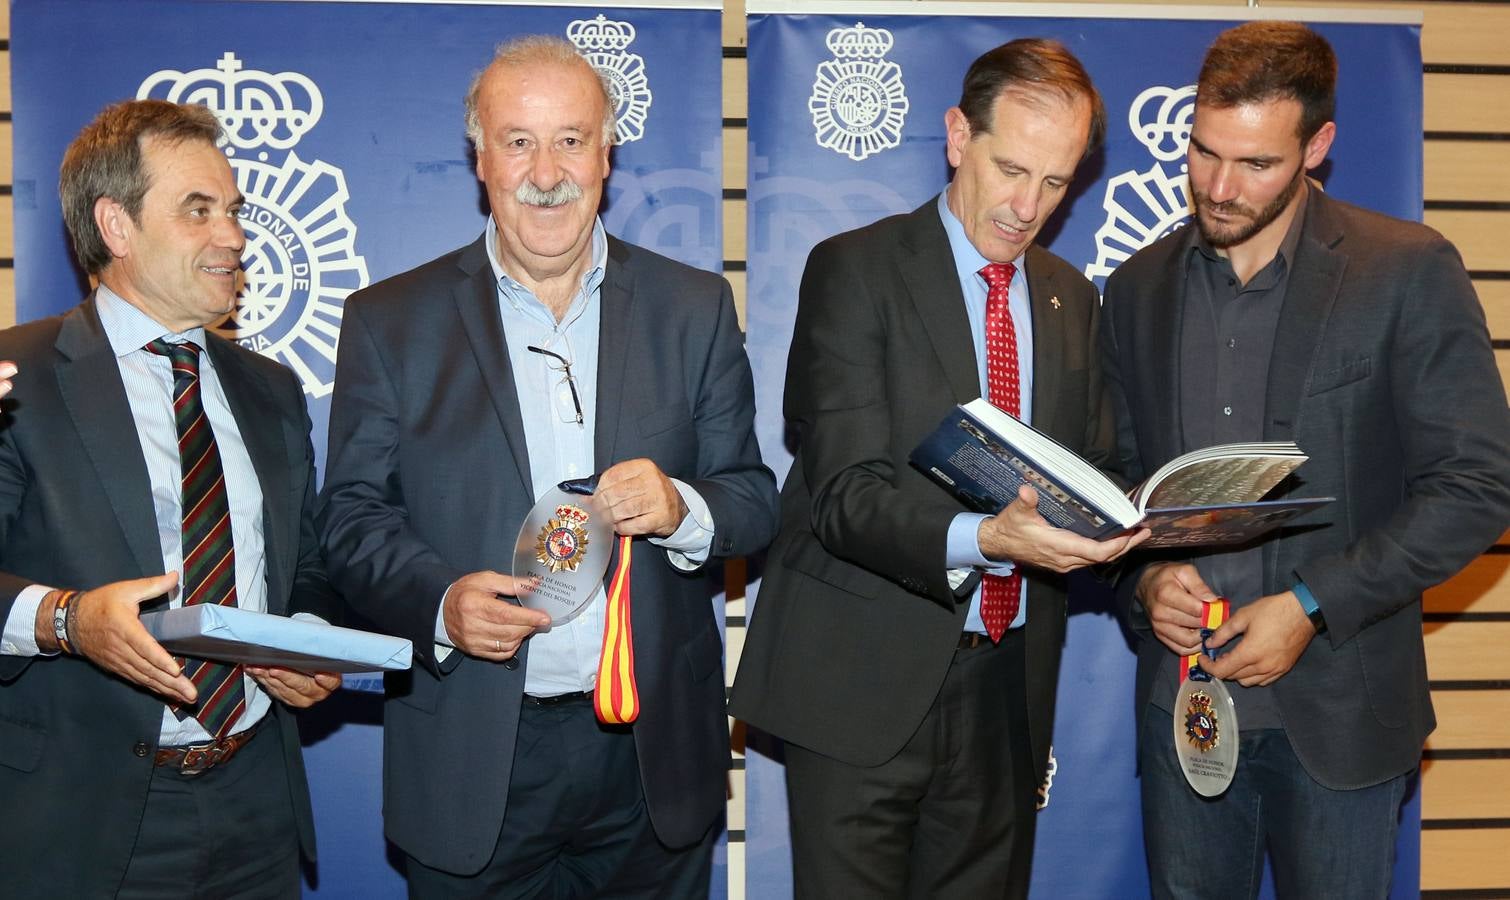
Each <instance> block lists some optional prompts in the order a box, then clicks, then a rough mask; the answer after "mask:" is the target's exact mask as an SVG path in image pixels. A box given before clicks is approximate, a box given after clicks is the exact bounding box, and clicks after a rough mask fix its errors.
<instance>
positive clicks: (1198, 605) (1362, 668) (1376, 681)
mask: <svg viewBox="0 0 1510 900" xmlns="http://www.w3.org/2000/svg"><path fill="white" fill-rule="evenodd" d="M1335 83H1336V58H1335V57H1334V55H1333V54H1332V50H1331V47H1330V46H1329V45H1328V44H1327V43H1326V41H1325V39H1323V38H1321V37H1320V36H1319V35H1316V34H1315V33H1313V32H1312V31H1310V30H1309V29H1308V28H1306V27H1304V26H1302V25H1299V24H1295V23H1289V22H1254V23H1249V24H1246V25H1242V26H1239V27H1237V28H1235V29H1232V30H1230V31H1227V32H1224V33H1223V34H1222V35H1221V36H1220V37H1218V38H1217V40H1216V42H1215V43H1214V44H1213V45H1212V47H1211V49H1210V51H1209V52H1208V54H1207V57H1206V61H1205V65H1204V67H1203V68H1202V70H1201V75H1200V81H1199V84H1198V87H1197V93H1196V106H1195V120H1194V123H1193V129H1192V131H1191V136H1190V151H1189V172H1190V185H1191V192H1192V196H1193V198H1194V201H1195V220H1196V225H1195V227H1193V228H1186V229H1184V230H1182V231H1179V232H1176V233H1175V234H1173V235H1170V236H1168V237H1166V238H1164V239H1163V240H1161V241H1159V242H1157V243H1155V244H1153V245H1152V246H1150V247H1148V248H1146V249H1144V250H1143V251H1141V252H1139V253H1137V254H1135V255H1134V256H1133V257H1132V258H1131V259H1129V260H1128V261H1127V262H1126V263H1124V264H1123V265H1122V266H1121V267H1120V268H1119V269H1118V270H1117V271H1116V273H1115V274H1113V275H1112V277H1111V279H1110V280H1109V282H1108V283H1107V290H1106V304H1107V311H1106V315H1105V319H1104V323H1103V324H1104V332H1105V333H1104V339H1105V348H1104V349H1105V357H1104V359H1103V367H1104V368H1105V372H1106V377H1107V381H1108V384H1109V385H1110V386H1111V387H1112V391H1113V397H1114V409H1115V411H1116V415H1117V425H1118V428H1117V430H1118V439H1119V452H1120V455H1121V456H1122V457H1123V462H1124V464H1125V466H1126V467H1127V469H1128V470H1129V471H1130V473H1131V474H1132V475H1133V477H1142V476H1143V474H1145V473H1148V472H1151V471H1153V470H1154V469H1155V468H1157V467H1158V466H1159V465H1161V464H1162V463H1164V462H1165V461H1167V460H1169V459H1170V458H1172V457H1174V456H1176V455H1178V454H1180V453H1182V452H1185V451H1187V450H1192V449H1196V448H1198V447H1200V446H1204V445H1207V444H1212V443H1221V442H1229V441H1238V440H1245V441H1257V440H1266V441H1271V440H1293V441H1295V442H1296V443H1297V444H1299V446H1300V448H1301V449H1302V450H1304V451H1305V452H1306V453H1308V454H1309V455H1310V457H1311V458H1310V461H1309V462H1307V463H1306V464H1305V466H1304V468H1302V469H1301V470H1300V472H1299V473H1297V474H1298V479H1297V484H1296V485H1294V486H1293V487H1294V491H1293V493H1294V494H1295V495H1296V496H1328V495H1331V496H1335V497H1336V498H1337V500H1336V502H1335V503H1332V504H1330V505H1328V506H1326V507H1324V508H1322V509H1320V510H1318V511H1316V512H1313V513H1310V514H1308V515H1307V516H1306V517H1305V518H1303V519H1297V520H1296V522H1295V525H1294V526H1293V527H1289V528H1286V529H1285V530H1283V531H1282V532H1280V533H1279V535H1278V537H1276V538H1274V539H1270V540H1267V541H1264V542H1263V543H1261V544H1260V545H1259V546H1256V547H1248V548H1244V549H1238V550H1230V551H1220V552H1214V553H1211V554H1208V555H1204V556H1199V557H1196V558H1194V559H1189V558H1183V557H1181V558H1170V559H1160V560H1158V561H1154V562H1148V563H1146V564H1145V565H1143V566H1140V567H1139V568H1137V569H1134V570H1132V571H1131V572H1130V573H1129V575H1128V577H1127V578H1125V579H1124V585H1123V594H1124V597H1125V598H1126V601H1127V605H1128V608H1129V610H1130V613H1131V617H1132V623H1133V626H1134V628H1135V629H1136V630H1138V631H1139V632H1140V633H1141V634H1142V636H1143V641H1142V646H1141V649H1140V652H1139V657H1138V694H1137V697H1138V701H1137V702H1138V704H1139V705H1138V709H1139V713H1140V722H1141V735H1140V745H1139V763H1140V769H1141V775H1142V793H1143V819H1144V830H1145V834H1146V837H1147V845H1148V860H1149V868H1150V870H1151V875H1152V879H1153V885H1154V894H1155V896H1158V897H1232V896H1247V895H1250V894H1253V893H1256V892H1257V890H1258V884H1259V879H1260V878H1261V876H1262V864H1263V858H1264V849H1265V847H1267V850H1268V852H1269V855H1270V857H1271V859H1272V861H1273V869H1274V874H1275V878H1276V882H1277V887H1278V891H1279V894H1280V896H1282V897H1383V896H1386V895H1387V894H1388V891H1389V881H1390V869H1391V866H1390V860H1391V858H1392V856H1393V848H1394V840H1395V833H1396V830H1397V823H1398V812H1399V806H1400V801H1401V798H1402V796H1403V794H1404V791H1405V786H1406V780H1407V778H1408V776H1409V774H1410V773H1411V772H1412V771H1413V770H1414V769H1415V768H1416V766H1417V763H1418V761H1419V759H1420V754H1421V747H1422V743H1423V742H1424V741H1425V739H1426V735H1427V734H1428V733H1429V732H1430V731H1431V729H1432V727H1433V726H1434V724H1435V720H1434V718H1433V716H1432V709H1431V698H1430V694H1429V692H1428V689H1427V676H1426V659H1425V652H1424V649H1423V646H1422V640H1421V594H1422V592H1423V591H1424V590H1426V589H1427V588H1429V587H1431V586H1432V585H1435V584H1438V583H1440V582H1442V581H1443V580H1445V579H1447V578H1448V577H1450V576H1451V575H1452V574H1453V573H1455V572H1457V571H1458V570H1459V569H1460V568H1462V567H1463V566H1464V565H1465V564H1466V563H1467V562H1468V561H1469V560H1471V559H1472V558H1473V557H1474V556H1476V555H1477V554H1478V553H1480V552H1482V551H1483V550H1484V549H1485V548H1486V547H1487V546H1488V545H1489V544H1491V543H1492V542H1493V541H1494V540H1495V538H1496V537H1497V536H1498V535H1499V534H1500V533H1501V532H1502V531H1503V530H1504V529H1505V528H1506V526H1507V524H1510V412H1507V409H1506V406H1505V395H1504V391H1503V388H1502V387H1501V383H1500V377H1499V373H1498V372H1497V371H1496V368H1495V363H1494V357H1493V353H1492V351H1491V348H1490V342H1489V335H1488V332H1487V330H1486V328H1485V325H1484V315H1483V312H1482V310H1481V309H1480V307H1479V304H1478V301H1477V299H1476V298H1475V296H1474V292H1473V287H1472V284H1471V283H1470V281H1469V278H1468V274H1467V273H1466V272H1465V271H1464V269H1463V263H1462V261H1461V260H1460V259H1459V257H1458V254H1457V252H1456V250H1454V249H1453V247H1452V245H1451V244H1449V243H1447V241H1445V240H1443V239H1442V237H1441V236H1440V235H1438V234H1437V233H1436V232H1434V231H1432V230H1431V229H1429V228H1426V227H1424V226H1422V225H1418V224H1416V223H1413V222H1404V221H1400V220H1397V219H1391V218H1387V217H1385V216H1382V215H1378V214H1376V213H1372V212H1368V211H1366V210H1362V209H1359V208H1357V207H1354V206H1350V205H1348V204H1346V203H1344V202H1342V201H1340V200H1335V199H1333V198H1331V197H1328V196H1327V195H1326V194H1324V193H1322V191H1321V190H1319V189H1318V188H1316V187H1315V186H1314V185H1312V184H1310V183H1309V182H1308V180H1307V178H1306V172H1307V171H1308V170H1310V169H1313V168H1315V167H1316V166H1318V165H1320V164H1321V162H1322V161H1323V160H1324V159H1325V158H1326V155H1327V151H1328V150H1329V148H1330V147H1331V143H1332V140H1333V138H1334V136H1335V135H1336V126H1335V125H1334V124H1333V122H1332V121H1331V120H1332V112H1333V107H1334V100H1333V98H1334V90H1335ZM1217 595H1221V596H1224V597H1227V598H1229V599H1230V600H1231V601H1232V603H1233V607H1234V612H1233V614H1232V617H1231V619H1230V621H1229V622H1228V623H1227V624H1225V625H1223V626H1222V627H1221V628H1220V629H1218V630H1217V632H1216V633H1215V634H1214V635H1213V636H1212V639H1211V641H1210V642H1209V643H1210V645H1211V646H1212V647H1214V648H1225V650H1224V652H1222V653H1221V655H1220V656H1218V657H1217V659H1216V660H1215V661H1214V662H1210V663H1209V664H1206V665H1204V668H1206V669H1207V670H1208V671H1209V672H1210V673H1211V674H1212V675H1214V676H1216V677H1218V678H1221V679H1225V680H1227V684H1228V685H1230V686H1231V688H1232V691H1233V694H1234V700H1235V702H1236V705H1237V718H1238V722H1239V724H1240V726H1241V739H1240V742H1239V758H1238V763H1237V769H1236V778H1235V780H1234V781H1233V783H1232V785H1231V786H1230V787H1229V788H1228V789H1227V790H1226V792H1225V793H1224V794H1222V795H1221V796H1219V797H1218V798H1215V799H1209V800H1208V799H1206V798H1203V797H1201V796H1199V795H1197V794H1196V793H1195V791H1193V790H1192V789H1191V787H1190V786H1188V785H1186V784H1185V783H1184V778H1183V777H1182V775H1181V771H1180V768H1179V766H1178V764H1177V761H1176V757H1175V743H1174V741H1173V740H1172V734H1173V723H1172V722H1171V714H1173V715H1174V716H1178V717H1181V718H1182V719H1183V717H1184V716H1185V715H1186V714H1187V710H1185V709H1183V708H1175V707H1176V705H1177V704H1176V703H1175V699H1176V698H1175V692H1176V690H1177V689H1178V685H1179V680H1180V676H1179V671H1178V670H1179V658H1180V656H1181V655H1186V654H1192V653H1195V652H1197V651H1198V650H1199V647H1200V638H1199V632H1198V629H1199V627H1200V624H1201V614H1202V610H1203V608H1204V606H1205V603H1206V602H1208V601H1210V600H1213V599H1214V598H1215V597H1216V596H1217ZM1239 637H1241V640H1238V638H1239Z"/></svg>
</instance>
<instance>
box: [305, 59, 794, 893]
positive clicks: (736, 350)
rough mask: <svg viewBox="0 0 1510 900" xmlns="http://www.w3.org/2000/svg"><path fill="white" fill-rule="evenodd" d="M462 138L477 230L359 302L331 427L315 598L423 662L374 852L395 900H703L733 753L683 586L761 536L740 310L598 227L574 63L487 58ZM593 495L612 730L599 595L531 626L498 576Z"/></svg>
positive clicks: (607, 111) (594, 132)
mask: <svg viewBox="0 0 1510 900" xmlns="http://www.w3.org/2000/svg"><path fill="white" fill-rule="evenodd" d="M466 121H467V131H468V134H469V136H470V137H471V138H472V141H473V143H474V145H475V147H476V150H477V174H478V177H479V178H480V179H481V180H482V182H483V185H484V186H485V188H486V190H487V195H488V202H489V206H490V207H491V212H492V216H491V218H490V220H489V221H488V224H487V227H486V230H485V231H484V233H483V235H482V236H481V237H479V238H478V239H477V240H476V241H474V242H473V243H472V244H470V245H469V246H467V247H464V248H462V249H460V250H457V251H455V252H453V253H449V254H447V255H445V256H442V257H441V258H439V259H437V260H434V261H432V262H429V263H427V264H425V265H423V266H420V267H419V268H417V269H415V270H413V271H411V272H407V273H405V274H402V275H398V276H396V277H394V278H391V279H388V280H387V281H384V282H382V283H380V284H377V285H374V286H372V287H371V288H369V289H367V290H364V291H361V292H358V293H357V294H355V295H353V296H352V298H351V299H350V301H348V303H347V305H346V313H345V322H344V325H343V328H342V336H341V349H340V356H339V359H338V361H337V367H336V387H335V394H334V398H333V401H332V406H331V418H330V457H329V462H328V465H327V467H326V479H325V491H324V495H323V496H322V499H321V509H320V516H319V519H320V528H321V531H322V537H323V540H324V543H325V547H326V549H327V552H328V556H329V565H330V569H331V577H332V579H333V580H334V581H335V582H336V583H337V584H338V585H340V587H341V589H342V590H343V591H344V592H345V594H346V596H347V598H348V601H349V602H350V603H351V605H352V607H353V608H355V609H356V610H358V611H359V612H360V613H361V614H362V615H363V616H365V617H367V618H368V619H370V620H371V621H373V622H375V623H376V624H377V625H378V627H380V628H382V629H384V630H386V631H389V632H391V633H393V634H398V635H402V636H404V637H407V638H410V639H411V640H412V641H413V642H414V648H415V661H416V665H415V668H414V670H413V671H412V672H408V673H404V674H403V675H401V676H396V677H394V678H392V679H390V680H389V682H388V685H387V694H388V702H387V706H386V711H385V714H384V731H385V759H384V765H385V776H384V803H383V811H384V817H385V820H386V831H387V835H388V837H389V839H390V840H392V841H393V842H394V843H395V844H396V845H398V847H399V848H400V849H401V850H402V851H403V852H404V854H405V855H406V857H407V864H408V865H407V870H408V877H409V887H410V893H411V895H412V896H420V897H431V896H445V897H471V896H477V897H514V896H573V897H579V896H603V895H605V894H612V895H613V896H624V897H652V896H653V897H700V896H706V895H707V892H708V885H709V875H710V870H711V857H712V845H713V841H714V839H715V838H716V836H717V834H718V832H719V830H720V828H719V816H720V813H721V812H722V810H723V805H724V791H725V782H726V778H725V772H726V770H727V768H728V761H729V753H728V746H729V744H728V740H729V739H728V727H727V724H726V721H725V718H724V711H723V684H724V680H723V677H722V673H723V669H722V665H721V651H722V648H721V646H720V642H719V636H718V629H717V626H716V624H715V621H714V617H713V610H712V608H711V605H710V603H709V597H710V595H711V593H712V590H711V586H710V585H709V584H707V582H706V581H705V580H704V579H702V578H700V577H695V576H696V575H697V573H698V572H699V570H701V569H703V568H704V566H706V564H708V563H709V562H711V561H713V560H715V559H719V558H723V557H728V556H740V555H745V554H748V553H752V552H754V551H756V550H759V549H760V548H762V547H763V546H765V544H766V543H767V542H769V540H770V539H771V537H772V536H773V534H774V532H775V528H776V488H775V479H774V477H773V476H772V475H771V472H770V471H769V470H768V469H766V467H765V466H764V465H762V464H761V462H760V456H759V451H758V449H757V446H756V443H755V438H754V435H753V431H752V421H753V418H754V392H753V388H752V384H751V378H750V368H749V363H748V361H747V359H746V357H745V353H744V348H743V337H742V335H741V334H740V331H739V325H738V321H737V319H736V317H735V312H734V306H733V302H732V296H731V292H730V289H729V285H728V283H727V282H725V281H724V280H723V279H722V278H720V277H718V276H716V275H712V274H709V273H707V272H700V271H696V270H693V269H690V268H688V267H686V266H683V265H680V264H678V263H675V262H673V261H671V260H669V259H665V258H663V257H661V256H658V255H656V254H654V253H651V252H649V251H647V250H644V249H641V248H639V247H634V246H631V245H629V244H625V243H623V242H622V241H619V240H617V239H615V238H613V237H610V236H608V235H607V234H606V233H605V232H604V230H603V226H602V223H601V222H600V221H599V220H598V217H597V211H598V205H599V202H600V200H601V199H602V192H603V182H604V179H605V178H607V176H608V171H609V146H610V144H611V143H612V136H613V130H614V118H613V104H612V103H611V102H610V99H609V94H608V90H607V87H606V85H605V83H604V82H603V81H602V79H601V78H600V77H599V76H598V75H597V73H595V72H594V71H593V69H592V67H591V66H590V65H589V64H588V63H587V62H586V60H584V59H583V58H582V57H580V56H579V55H578V54H577V52H576V49H575V48H574V47H573V46H572V45H571V44H569V43H567V42H565V41H563V40H560V39H559V38H553V37H528V38H521V39H518V40H515V41H511V42H509V43H506V44H504V45H503V46H501V47H500V48H499V49H498V53H497V55H496V57H495V58H494V60H493V62H492V64H491V65H489V66H488V68H487V69H486V70H484V71H483V72H482V73H481V74H480V75H479V76H478V77H477V79H476V81H474V83H473V85H472V88H471V90H470V92H469V93H468V95H467V100H466ZM595 472H597V473H601V477H600V479H599V482H598V487H597V494H598V496H599V497H600V498H601V499H602V500H603V502H604V505H605V506H606V507H607V509H608V513H607V515H608V518H609V520H610V523H611V524H612V526H613V530H614V531H615V532H617V534H618V535H619V536H621V538H622V537H624V536H627V537H629V538H631V539H632V540H631V543H630V545H629V546H630V547H631V548H632V551H631V552H629V554H628V558H629V559H630V560H631V561H632V563H631V565H630V566H629V576H630V577H629V581H630V583H631V584H632V593H631V596H632V603H633V607H632V609H633V613H632V619H631V621H632V637H630V638H629V639H628V643H629V645H630V646H631V647H632V653H633V656H632V659H633V664H632V665H633V682H632V683H633V684H634V686H635V688H636V689H637V698H638V701H639V703H638V710H639V712H638V716H637V718H633V717H616V716H613V715H609V716H606V717H605V716H603V714H602V712H603V710H602V706H601V705H600V701H601V695H602V694H604V693H605V690H603V689H599V686H598V681H599V678H598V674H597V673H598V671H599V665H600V662H601V661H602V660H603V659H605V658H613V657H612V655H611V654H610V652H609V650H608V649H606V648H609V647H611V646H613V644H612V642H610V641H609V640H607V638H608V636H610V635H612V634H615V633H617V632H614V631H613V630H605V626H607V625H611V624H613V623H614V622H615V621H616V619H615V618H614V617H613V616H611V615H609V614H608V612H607V607H608V605H609V604H608V602H607V598H606V597H605V594H604V592H603V591H602V590H601V589H600V590H598V591H597V593H596V595H595V596H594V597H593V599H592V600H591V601H590V603H589V604H588V606H587V607H586V609H585V611H584V612H582V613H581V614H580V615H578V616H577V617H576V618H574V619H571V620H570V621H569V622H566V623H565V624H559V625H556V626H554V627H550V628H549V629H548V630H547V628H546V626H548V625H550V616H548V615H546V614H544V613H542V612H539V611H537V610H533V609H527V608H524V607H522V606H520V605H517V604H516V603H515V602H513V598H514V597H515V596H516V594H517V593H518V589H517V587H516V582H515V580H514V578H513V577H511V576H510V575H509V574H507V573H509V572H511V571H512V570H513V561H512V557H513V551H514V539H515V535H516V534H517V533H518V532H519V529H520V526H521V524H522V523H523V522H524V521H525V518H526V515H527V514H528V513H529V511H530V509H531V507H532V506H533V505H534V503H535V502H536V500H537V499H538V498H539V497H541V495H543V494H544V493H546V492H547V491H549V490H551V489H552V488H553V487H554V486H555V485H556V484H557V483H558V482H561V481H564V480H567V479H577V478H583V477H586V476H589V475H592V474H593V473H595ZM554 534H555V532H551V535H554ZM548 540H555V538H553V537H550V536H548V535H546V534H544V533H542V535H541V541H542V546H544V545H545V542H546V541H548ZM614 543H616V544H617V543H619V541H618V540H615V541H614ZM550 546H551V548H552V549H553V550H554V549H559V548H557V547H556V545H555V544H551V545H550ZM563 546H564V545H563ZM567 549H569V548H567ZM600 549H601V550H602V551H607V550H609V549H610V548H609V547H602V548H598V547H596V546H594V547H590V548H589V550H600ZM623 558H624V557H623V556H622V554H615V556H614V559H613V561H612V562H611V563H610V567H609V570H610V572H612V571H614V570H615V568H616V567H617V565H618V563H619V561H620V560H621V559H623ZM616 596H622V595H619V594H616ZM605 672H607V670H606V669H605ZM602 680H603V681H604V683H605V685H606V684H608V683H611V682H612V681H613V679H611V678H609V677H607V675H605V677H604V678H603V679H602ZM595 689H596V690H597V693H596V695H595ZM604 718H607V719H608V720H613V719H614V718H621V719H625V718H632V722H623V721H621V722H620V723H619V724H603V720H604Z"/></svg>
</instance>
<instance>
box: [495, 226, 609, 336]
mask: <svg viewBox="0 0 1510 900" xmlns="http://www.w3.org/2000/svg"><path fill="white" fill-rule="evenodd" d="M497 242H498V223H497V222H495V221H494V220H493V217H492V216H488V224H487V227H486V228H485V229H484V230H483V241H482V243H483V246H484V247H486V248H487V251H488V265H489V266H491V267H492V269H493V280H494V281H496V282H497V284H498V289H499V290H500V291H502V292H503V293H504V295H505V296H508V297H511V298H514V297H526V298H528V299H529V300H531V301H533V302H534V303H536V304H540V300H539V298H537V297H535V295H534V294H533V293H532V292H531V291H530V290H529V288H526V287H525V286H524V285H523V284H520V283H519V282H518V281H517V280H516V279H515V278H514V277H513V276H512V275H510V274H509V273H508V272H505V271H504V269H503V264H502V263H500V262H499V261H498V254H497V252H496V251H495V249H494V248H495V246H496V245H497ZM607 261H608V232H606V231H605V230H604V229H603V220H602V219H601V218H596V217H595V218H594V219H593V223H592V264H591V265H590V266H588V268H587V271H586V272H583V273H582V285H581V287H582V296H585V297H591V296H592V294H593V293H594V292H596V291H597V289H598V286H599V285H600V284H602V283H603V272H604V266H605V265H606V263H607ZM579 302H582V301H581V298H580V297H579V298H578V299H574V300H573V301H572V305H573V306H576V305H577V304H578V303H579ZM540 305H541V307H542V308H544V306H543V304H540ZM569 314H570V313H568V315H569Z"/></svg>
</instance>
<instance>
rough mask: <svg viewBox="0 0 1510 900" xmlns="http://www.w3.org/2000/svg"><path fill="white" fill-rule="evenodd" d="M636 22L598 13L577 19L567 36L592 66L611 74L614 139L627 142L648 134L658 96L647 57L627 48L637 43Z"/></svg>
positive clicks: (568, 29)
mask: <svg viewBox="0 0 1510 900" xmlns="http://www.w3.org/2000/svg"><path fill="white" fill-rule="evenodd" d="M634 35H635V31H634V26H633V25H631V24H629V23H628V22H615V21H614V20H612V19H609V18H607V17H605V16H604V15H603V14H602V13H598V16H597V18H595V19H577V20H575V21H573V22H572V23H571V24H570V25H568V26H567V28H566V37H567V39H568V40H570V41H571V42H572V43H573V44H574V45H576V48H577V51H578V52H580V53H581V54H582V56H583V57H584V58H585V59H586V60H587V61H588V62H589V63H592V66H593V68H595V69H597V70H598V71H599V72H601V73H602V74H604V75H606V76H607V77H608V83H609V85H610V86H611V88H612V90H611V91H610V93H611V94H612V96H611V97H610V98H609V99H610V100H612V101H613V115H614V143H616V144H627V143H629V142H630V141H637V140H639V139H640V138H642V137H644V136H645V119H646V118H647V117H648V116H649V115H650V104H651V102H652V101H653V100H654V99H655V98H654V96H653V95H652V94H651V93H650V78H649V76H648V75H647V74H646V73H645V59H644V57H642V56H640V55H639V54H638V53H629V52H627V50H626V48H627V47H628V46H629V45H630V44H632V43H634Z"/></svg>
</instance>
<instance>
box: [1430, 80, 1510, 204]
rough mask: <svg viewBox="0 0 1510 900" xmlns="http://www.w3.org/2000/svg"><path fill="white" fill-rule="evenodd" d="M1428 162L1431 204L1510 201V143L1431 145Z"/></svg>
mask: <svg viewBox="0 0 1510 900" xmlns="http://www.w3.org/2000/svg"><path fill="white" fill-rule="evenodd" d="M1507 102H1510V101H1507ZM1425 162H1426V199H1427V200H1478V201H1486V200H1487V201H1493V202H1500V203H1504V202H1506V201H1510V141H1427V142H1426V154H1425Z"/></svg>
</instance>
